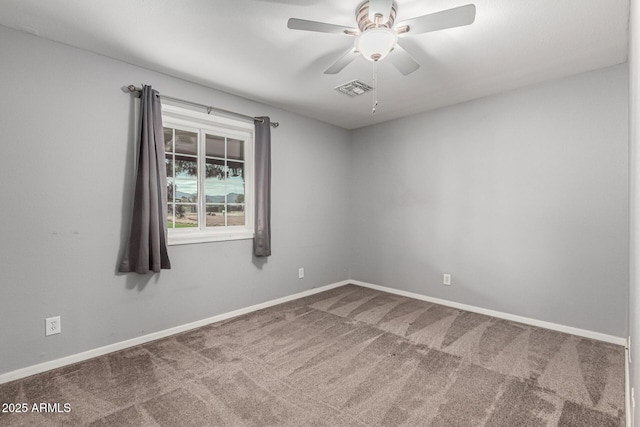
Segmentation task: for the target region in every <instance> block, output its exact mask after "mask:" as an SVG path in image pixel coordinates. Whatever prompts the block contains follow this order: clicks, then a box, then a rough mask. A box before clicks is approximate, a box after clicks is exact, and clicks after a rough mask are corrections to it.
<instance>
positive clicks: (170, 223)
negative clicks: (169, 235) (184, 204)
mask: <svg viewBox="0 0 640 427" xmlns="http://www.w3.org/2000/svg"><path fill="white" fill-rule="evenodd" d="M174 207H175V205H174V204H173V203H168V204H167V228H174V226H175V221H174V220H173V209H174Z"/></svg>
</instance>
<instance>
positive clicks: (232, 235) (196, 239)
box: [168, 231, 253, 246]
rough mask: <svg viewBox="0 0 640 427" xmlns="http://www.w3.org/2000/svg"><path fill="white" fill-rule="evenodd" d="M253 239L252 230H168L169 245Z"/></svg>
mask: <svg viewBox="0 0 640 427" xmlns="http://www.w3.org/2000/svg"><path fill="white" fill-rule="evenodd" d="M248 239H253V231H233V232H224V233H219V232H218V233H206V232H201V231H198V232H193V233H190V232H182V233H171V232H169V241H168V244H169V246H176V245H191V244H197V243H209V242H226V241H230V240H248Z"/></svg>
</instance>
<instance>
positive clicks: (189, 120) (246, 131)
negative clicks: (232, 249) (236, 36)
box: [162, 103, 255, 246]
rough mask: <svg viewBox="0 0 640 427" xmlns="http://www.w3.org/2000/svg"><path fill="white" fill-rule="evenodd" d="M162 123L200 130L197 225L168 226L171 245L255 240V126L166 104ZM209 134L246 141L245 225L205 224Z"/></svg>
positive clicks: (226, 160)
mask: <svg viewBox="0 0 640 427" xmlns="http://www.w3.org/2000/svg"><path fill="white" fill-rule="evenodd" d="M162 124H163V127H169V128H173V129H179V130H185V131H189V132H197V133H198V151H197V153H198V154H197V164H198V176H197V179H196V180H197V184H198V199H197V203H196V205H197V210H198V227H197V228H196V227H194V228H168V244H169V246H173V245H184V244H194V243H207V242H222V241H230V240H242V239H253V237H254V211H255V203H254V188H253V187H254V184H253V181H254V145H255V137H254V136H255V135H254V133H255V126H254V125H253V123H248V122H246V121H241V120H237V119H231V118H227V117H222V116H218V115H215V114H206V113H201V112H199V111H194V110H189V109H186V108H184V107H179V106H176V105H172V104H165V103H163V104H162ZM207 133H209V134H212V135H215V136H222V137H226V138H233V139H239V140H242V141H244V212H245V225H244V226H235V225H234V226H229V225H225V226H217V227H211V226H210V227H207V226H206V193H205V179H206V177H205V174H204V173H203V171H204V170H205V169H204V168H205V163H206V152H205V151H204V149H205V137H204V136H205V135H206V134H207ZM225 151H226V150H225ZM230 161H231V162H233V161H235V160H234V159H229V157H228V156H227V153H226V152H225V162H230ZM165 185H166V184H165ZM225 205H226V203H225ZM167 208H168V204H167V206H165V209H167ZM225 214H226V212H225Z"/></svg>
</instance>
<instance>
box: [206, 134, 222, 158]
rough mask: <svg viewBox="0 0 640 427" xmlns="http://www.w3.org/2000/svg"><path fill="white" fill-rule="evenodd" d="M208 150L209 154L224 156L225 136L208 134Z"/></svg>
mask: <svg viewBox="0 0 640 427" xmlns="http://www.w3.org/2000/svg"><path fill="white" fill-rule="evenodd" d="M205 142H206V147H207V148H206V150H205V151H206V152H207V156H213V157H222V158H224V138H223V137H221V136H215V135H207V139H206V140H205Z"/></svg>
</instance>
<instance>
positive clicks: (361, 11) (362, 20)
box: [356, 0, 398, 33]
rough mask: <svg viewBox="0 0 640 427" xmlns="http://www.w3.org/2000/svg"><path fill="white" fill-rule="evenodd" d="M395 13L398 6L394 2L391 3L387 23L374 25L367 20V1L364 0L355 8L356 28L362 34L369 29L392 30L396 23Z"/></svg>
mask: <svg viewBox="0 0 640 427" xmlns="http://www.w3.org/2000/svg"><path fill="white" fill-rule="evenodd" d="M397 11H398V5H397V4H396V2H393V4H392V5H391V11H390V12H389V19H388V20H387V22H380V23H376V22H374V21H372V20H371V19H370V18H369V0H365V1H364V2H362V3H360V5H359V6H358V7H357V8H356V22H357V23H358V28H359V29H360V32H362V33H364V32H365V31H367V30H369V29H371V28H379V27H384V28H393V24H394V23H395V21H396V14H397Z"/></svg>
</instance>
